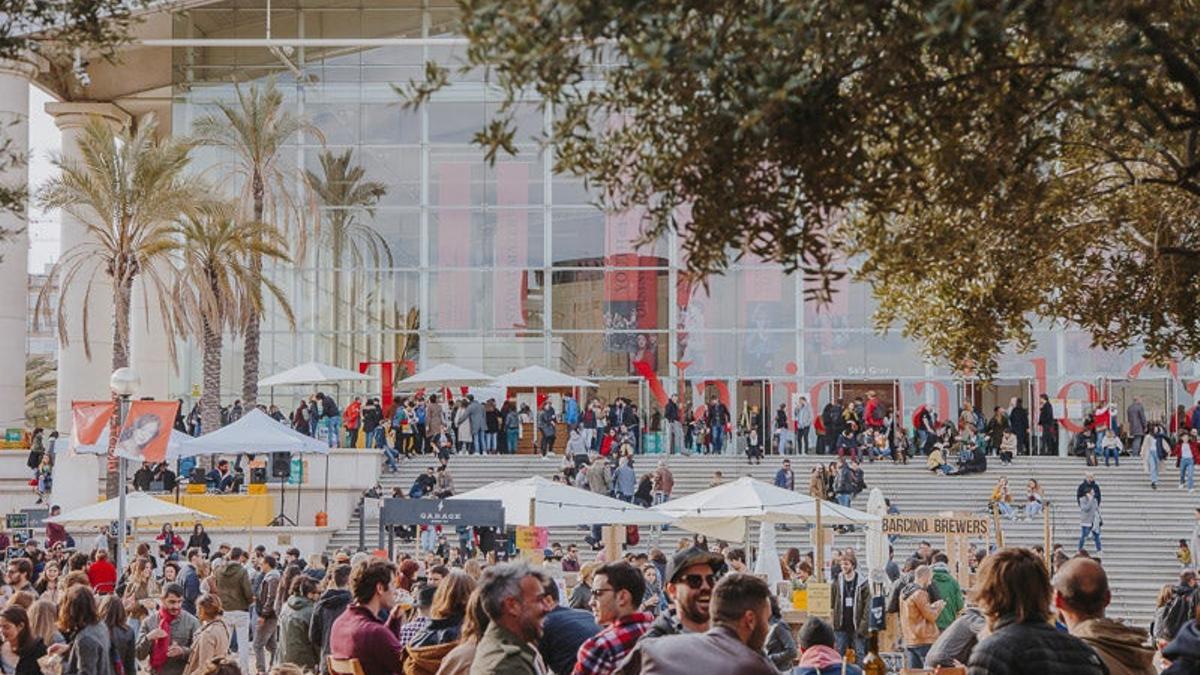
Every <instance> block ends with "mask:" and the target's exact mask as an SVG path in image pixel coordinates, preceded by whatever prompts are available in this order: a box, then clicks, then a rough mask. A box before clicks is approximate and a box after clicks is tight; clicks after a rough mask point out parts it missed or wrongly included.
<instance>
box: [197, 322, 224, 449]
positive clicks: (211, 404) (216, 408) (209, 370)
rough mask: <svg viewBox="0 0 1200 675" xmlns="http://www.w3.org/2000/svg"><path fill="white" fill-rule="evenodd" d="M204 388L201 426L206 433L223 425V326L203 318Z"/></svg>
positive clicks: (201, 398)
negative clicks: (214, 324)
mask: <svg viewBox="0 0 1200 675" xmlns="http://www.w3.org/2000/svg"><path fill="white" fill-rule="evenodd" d="M203 331H204V335H203V336H202V338H201V339H202V340H203V345H202V346H201V349H202V350H203V352H204V357H203V358H204V374H203V379H204V388H203V389H202V390H201V392H200V426H201V427H203V430H204V433H206V434H207V433H211V432H213V431H216V430H217V429H219V428H220V427H221V326H220V325H219V324H218V325H216V326H213V324H212V323H211V322H210V321H209V320H208V319H204V320H203Z"/></svg>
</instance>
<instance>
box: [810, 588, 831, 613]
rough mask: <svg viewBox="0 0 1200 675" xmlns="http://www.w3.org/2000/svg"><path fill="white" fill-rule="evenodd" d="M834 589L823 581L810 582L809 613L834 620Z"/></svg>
mask: <svg viewBox="0 0 1200 675" xmlns="http://www.w3.org/2000/svg"><path fill="white" fill-rule="evenodd" d="M832 605H833V587H832V586H831V585H830V584H827V583H825V582H823V581H811V580H810V581H809V582H808V607H807V609H808V613H809V615H811V616H819V617H821V618H824V619H832V618H833V609H832Z"/></svg>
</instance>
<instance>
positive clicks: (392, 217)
mask: <svg viewBox="0 0 1200 675" xmlns="http://www.w3.org/2000/svg"><path fill="white" fill-rule="evenodd" d="M270 7H271V9H270V12H269V14H268V11H267V9H266V5H265V4H264V3H256V2H225V3H214V4H209V5H204V6H198V7H193V8H190V9H186V10H181V11H179V12H177V13H175V14H174V15H173V21H174V26H173V33H174V35H175V37H177V38H234V37H236V38H261V37H265V36H267V34H268V23H269V31H270V35H271V36H273V37H276V38H336V39H342V40H352V39H357V38H396V37H400V38H405V37H409V38H418V37H453V34H452V30H453V25H454V17H455V13H456V12H457V10H456V9H455V7H454V3H453V0H425V1H424V2H417V1H408V2H394V1H389V2H382V0H365V1H359V2H339V1H338V0H311V1H310V0H304V1H301V2H291V3H288V2H272V3H271V5H270ZM462 49H463V48H462V47H461V46H436V47H431V46H414V45H388V46H375V47H366V46H337V47H329V46H323V47H311V46H300V47H283V48H274V49H268V48H263V47H254V48H232V47H231V48H225V47H207V46H206V47H179V48H176V49H175V50H174V54H173V69H174V88H173V96H174V105H173V117H174V119H173V129H174V132H175V133H177V134H182V133H187V132H188V131H190V129H191V128H192V125H193V124H194V122H195V121H196V120H197V119H199V118H200V117H202V116H204V115H206V114H210V113H212V112H213V111H214V108H213V104H214V103H215V102H218V101H224V102H227V103H236V98H237V88H238V87H241V88H242V90H243V91H246V90H247V88H248V87H250V86H252V85H257V86H262V85H263V84H264V83H265V82H266V81H267V80H268V79H274V81H275V82H276V84H277V86H278V87H279V88H280V90H281V91H282V93H283V95H284V97H285V100H286V105H287V109H288V111H289V112H290V113H292V114H295V115H298V116H301V117H302V118H304V119H306V120H308V121H309V122H310V123H311V125H312V127H313V129H312V130H308V131H305V132H303V133H301V134H299V135H298V136H297V137H296V138H294V139H291V140H290V141H289V144H288V145H287V146H286V147H285V148H284V150H283V152H282V157H281V158H280V162H279V164H280V170H281V172H282V174H283V175H285V176H286V180H285V183H286V185H285V187H286V188H287V190H286V192H287V195H286V196H282V195H281V196H280V203H281V204H282V203H284V202H287V203H290V204H291V205H292V206H294V207H295V211H296V212H297V213H298V214H299V216H297V217H293V218H291V219H289V220H290V222H288V223H287V227H288V230H287V231H288V237H289V239H290V241H291V242H292V243H293V245H295V246H296V250H297V251H299V250H300V248H299V244H300V242H301V240H302V239H305V240H307V244H306V246H305V247H304V252H303V255H301V256H299V257H298V258H297V259H296V260H295V262H294V264H289V265H281V266H277V267H275V268H273V269H271V270H270V273H271V275H272V278H273V279H274V281H275V282H276V283H278V284H279V285H280V286H281V287H282V288H283V289H285V292H286V294H287V296H288V298H289V299H290V303H291V306H292V309H293V310H294V312H295V316H296V326H295V329H294V330H293V329H292V328H291V327H290V326H289V325H288V324H287V323H286V321H285V320H284V319H283V315H282V313H281V312H279V311H278V308H274V307H272V308H271V310H270V311H269V312H268V317H267V319H266V321H265V324H264V336H263V352H262V369H261V372H262V373H263V374H264V375H266V374H270V373H273V372H278V371H280V370H283V369H286V368H289V367H291V366H294V365H296V364H298V363H302V362H304V361H308V360H319V361H324V362H328V363H333V364H335V365H338V366H342V367H347V368H358V367H359V364H361V363H369V364H373V363H380V362H391V363H394V364H398V365H397V367H396V371H395V372H396V377H397V378H400V377H402V376H403V375H404V373H405V372H406V371H407V370H410V369H419V368H421V367H423V366H424V365H425V364H432V363H437V362H443V361H452V362H455V363H458V364H460V365H463V366H466V367H469V368H474V369H479V370H484V371H487V372H489V373H492V374H499V373H502V372H506V371H509V370H512V369H514V368H518V367H523V366H526V365H530V364H541V365H545V366H548V367H551V368H555V369H558V370H562V371H565V372H569V373H572V374H575V375H579V376H582V377H586V378H589V379H592V380H595V381H597V382H599V383H600V384H601V387H600V389H599V392H598V395H599V396H600V397H602V398H605V399H610V398H612V397H614V396H625V397H628V398H630V399H631V400H633V401H634V402H635V403H638V404H640V405H641V407H642V409H643V410H645V411H647V412H648V413H651V412H652V411H653V410H655V409H661V407H662V405H663V404H664V403H665V399H666V397H667V396H669V395H670V394H672V393H675V394H679V395H680V396H681V398H682V400H683V401H684V403H685V406H686V407H688V408H691V409H694V408H695V407H696V406H698V405H700V404H701V403H702V402H703V401H704V400H706V399H711V398H714V397H715V398H718V399H720V400H722V401H723V402H724V403H725V404H726V405H727V406H728V407H729V409H730V411H731V413H732V417H733V418H734V421H735V422H736V421H737V420H738V419H739V418H740V417H742V416H743V413H747V412H750V411H751V409H752V407H753V408H759V409H764V411H765V413H764V417H765V420H766V421H767V424H768V429H766V431H767V432H768V433H767V435H768V436H770V433H769V432H770V428H769V424H770V422H769V421H770V420H771V418H772V415H771V414H770V413H771V412H772V411H774V410H775V409H777V408H779V406H780V405H783V406H784V408H785V410H786V412H788V413H789V414H790V413H791V409H792V406H793V405H794V403H795V401H796V399H797V397H799V396H806V397H807V398H808V400H809V401H810V402H811V403H812V404H814V406H815V408H816V409H817V411H818V412H819V410H820V408H821V407H822V406H823V405H824V404H825V403H827V402H828V401H829V400H830V399H831V398H833V397H848V398H852V397H853V396H854V395H858V394H861V393H863V392H865V391H866V390H867V389H871V390H874V391H876V392H877V394H878V395H881V396H882V397H883V398H884V399H885V400H886V401H888V402H890V403H892V404H893V405H895V406H896V408H897V410H898V411H899V412H900V414H901V415H902V416H903V418H904V419H905V420H908V419H910V417H911V415H912V412H913V411H914V410H915V408H916V407H917V406H918V405H922V404H924V405H927V406H930V407H931V408H933V409H934V410H935V411H936V412H937V413H938V415H939V416H940V417H942V418H943V419H946V418H949V417H952V416H956V415H957V414H958V411H959V410H960V409H961V408H962V406H963V405H964V404H966V403H972V405H975V406H977V407H984V406H990V405H1006V406H1007V405H1008V403H1009V399H1011V398H1013V397H1020V398H1022V399H1024V403H1025V405H1026V406H1028V405H1029V404H1030V401H1029V399H1030V398H1036V397H1037V396H1038V395H1039V394H1041V393H1048V394H1049V395H1050V396H1052V397H1055V398H1063V399H1070V400H1078V401H1080V402H1081V403H1082V407H1084V408H1086V407H1088V406H1089V404H1090V403H1094V402H1095V401H1098V400H1101V399H1107V398H1109V397H1112V398H1113V399H1114V400H1117V399H1121V400H1125V399H1124V398H1121V397H1125V398H1129V397H1130V396H1131V395H1132V394H1130V393H1129V392H1131V391H1133V389H1134V388H1137V387H1140V388H1141V389H1146V391H1147V392H1150V393H1149V394H1146V393H1144V392H1143V394H1142V396H1143V398H1144V399H1145V398H1146V397H1147V396H1150V395H1152V400H1153V403H1150V402H1149V401H1148V402H1147V410H1148V413H1149V414H1150V415H1151V416H1155V415H1156V414H1161V415H1164V416H1165V415H1166V414H1167V411H1168V410H1169V409H1171V408H1173V407H1174V406H1175V405H1178V404H1185V405H1186V406H1188V407H1190V406H1191V405H1192V395H1193V392H1195V391H1196V387H1195V386H1194V383H1193V382H1192V380H1193V379H1194V378H1196V377H1197V375H1200V373H1198V372H1197V370H1196V366H1195V364H1191V363H1188V364H1183V365H1182V366H1173V367H1172V368H1168V369H1154V368H1150V367H1148V366H1145V365H1143V364H1140V360H1139V359H1138V357H1137V355H1136V354H1137V352H1136V351H1131V352H1128V353H1122V354H1113V353H1107V352H1101V351H1097V350H1093V349H1091V348H1090V344H1089V341H1088V338H1087V336H1086V335H1083V334H1079V333H1076V332H1073V331H1069V330H1064V329H1063V328H1061V327H1059V326H1053V325H1047V326H1041V327H1039V331H1038V335H1037V337H1038V346H1037V348H1036V349H1035V350H1034V351H1033V352H1032V353H1030V354H1024V355H1013V356H1011V357H1008V358H1006V359H1004V361H1003V367H1002V372H1001V379H1000V381H999V382H1000V386H997V387H993V388H991V389H988V388H987V387H984V386H983V385H981V384H980V385H979V386H976V383H974V382H971V381H965V382H964V381H962V380H961V378H956V377H955V376H954V375H953V374H952V373H950V372H949V371H947V370H945V369H941V368H935V367H933V366H931V365H929V364H927V362H926V360H925V359H924V358H923V357H922V355H921V353H920V350H919V348H918V347H917V346H916V345H915V344H913V343H912V342H910V341H908V340H906V339H904V338H903V337H902V336H900V335H899V334H898V331H893V332H891V333H889V334H887V335H878V334H876V332H875V330H874V329H873V327H872V325H871V312H872V310H873V309H874V307H875V301H874V300H873V299H872V297H871V295H870V292H869V289H868V288H866V287H865V286H862V285H858V284H853V283H849V282H842V283H841V284H840V288H839V290H840V292H839V293H837V295H836V296H835V297H834V300H833V302H832V304H831V305H829V306H826V307H817V306H815V305H812V304H807V303H805V302H803V300H802V294H803V282H802V280H801V279H800V278H798V277H797V276H791V275H787V274H785V273H784V271H783V269H782V267H780V266H778V265H772V264H767V263H763V262H761V261H757V260H753V259H750V258H742V259H740V260H739V261H738V262H737V263H736V264H734V265H732V267H731V268H730V270H729V271H728V272H727V273H726V274H725V275H723V276H720V277H715V278H712V279H709V280H708V282H707V284H702V283H697V282H694V281H692V280H689V279H688V277H687V275H686V274H684V273H683V272H682V271H681V270H682V269H683V268H684V266H685V265H684V263H685V262H686V261H684V260H683V259H682V252H681V249H680V247H679V242H678V236H677V235H675V234H671V235H670V236H668V237H666V238H663V239H662V240H659V241H655V242H651V243H649V244H645V245H641V246H638V245H636V242H638V241H639V239H640V214H638V213H636V212H634V213H627V214H619V215H614V214H607V213H604V212H602V211H600V210H598V209H596V208H595V207H594V206H592V205H591V203H592V195H589V194H588V191H587V190H586V189H585V188H584V186H583V184H582V182H581V181H579V180H577V179H574V178H572V177H570V176H563V175H557V174H555V173H554V172H553V162H552V160H551V158H550V157H549V156H548V155H547V151H545V150H542V149H540V148H539V147H538V145H537V144H536V143H535V142H534V141H533V139H534V137H536V136H538V135H540V134H541V133H542V132H543V131H544V130H545V128H546V123H547V115H548V114H549V113H545V112H542V111H539V110H538V109H537V108H536V106H534V105H532V104H530V105H526V106H524V107H522V108H521V109H520V110H519V111H518V121H519V131H518V134H517V141H518V143H519V146H518V148H519V152H518V153H517V155H516V156H515V157H507V156H505V157H502V158H501V159H500V160H499V161H498V162H497V163H496V164H495V165H494V166H489V165H488V164H487V163H486V162H485V161H484V160H483V157H482V152H481V150H480V149H478V148H477V147H475V146H474V145H472V142H471V141H472V138H473V136H474V134H475V133H476V131H478V130H479V129H480V128H482V127H483V126H484V124H485V123H486V121H487V120H488V119H489V117H490V116H491V115H492V114H494V112H495V110H496V106H497V100H498V99H497V96H496V94H495V92H494V91H492V90H491V89H490V88H489V86H488V81H487V73H486V72H485V71H482V70H475V71H472V72H469V73H465V74H462V73H457V72H456V73H455V75H454V77H453V80H452V82H451V84H450V86H448V87H447V88H446V89H445V90H444V91H442V92H440V93H439V94H438V95H436V96H435V98H434V99H433V101H432V102H431V103H430V104H429V105H427V106H425V107H424V108H422V109H420V110H418V111H410V110H406V109H404V108H403V107H402V105H401V103H400V98H399V96H398V95H397V94H396V92H395V91H394V89H393V85H394V84H403V83H405V82H407V81H408V80H410V79H412V78H419V77H421V76H422V73H423V64H424V62H425V61H426V60H427V59H434V60H438V61H441V62H443V63H446V64H448V65H454V64H456V63H457V60H458V58H459V54H460V53H461V51H462ZM232 159H233V158H232V157H231V156H229V155H227V154H222V153H220V152H217V151H214V150H211V149H203V150H201V151H199V153H198V155H197V167H198V170H203V171H206V172H209V173H210V175H212V176H213V177H214V179H218V178H219V177H221V176H227V175H229V172H228V171H227V170H226V169H225V168H223V167H224V166H225V164H224V163H226V162H228V161H231V160H232ZM339 161H340V162H341V163H342V164H341V165H340V166H342V167H343V170H342V171H341V172H340V173H339V171H337V170H334V171H330V170H329V169H330V167H331V166H332V167H334V168H335V169H336V168H337V166H339V165H338V164H337V162H339ZM356 168H360V169H361V175H360V176H358V175H356V172H355V169H356ZM306 174H312V175H313V176H314V177H315V179H316V180H317V181H318V182H324V183H326V184H329V185H337V184H339V182H340V184H343V185H345V184H346V183H347V182H348V181H347V176H351V175H354V180H355V181H356V182H357V183H359V184H363V183H369V182H376V183H378V184H379V186H380V187H381V192H378V194H377V197H375V198H372V199H368V200H365V201H354V200H343V201H340V202H339V201H337V200H333V201H332V202H331V201H328V200H326V201H320V200H317V199H314V198H313V197H312V196H311V193H310V192H309V191H308V190H307V189H306V185H305V178H304V177H303V176H305V175H306ZM238 188H239V186H237V185H236V184H231V185H230V186H229V190H230V191H231V192H234V191H236V190H237V189H238ZM680 220H681V222H683V223H686V220H687V214H686V213H683V214H680ZM685 227H686V225H685ZM302 231H303V233H304V235H303V236H302V234H301V232H302ZM239 350H240V345H239V344H238V343H236V342H235V343H233V344H232V345H230V346H229V347H228V348H227V352H228V353H227V354H226V356H225V358H224V361H223V363H224V369H225V372H224V373H223V382H222V386H223V388H224V390H225V391H224V396H223V398H224V399H227V400H232V399H233V398H234V397H235V396H236V395H237V394H236V392H239V391H240V389H241V361H242V355H241V353H240V351H239ZM187 353H188V354H189V356H188V357H187V359H186V361H185V365H186V367H185V368H184V369H183V372H182V373H181V374H180V375H179V376H178V378H177V380H176V381H175V382H174V386H173V389H174V390H175V391H177V392H179V393H180V394H181V395H184V396H185V397H186V395H187V394H188V393H190V392H191V390H192V385H193V383H199V382H200V363H199V361H200V359H199V356H198V353H197V350H196V349H195V347H194V346H191V347H189V348H188V350H187ZM369 372H373V373H377V372H379V370H378V369H374V370H371V371H369ZM1131 382H1136V383H1137V385H1136V387H1134V385H1131V384H1129V383H1131ZM1131 387H1133V388H1131ZM1141 389H1138V391H1141ZM379 390H380V387H379V386H378V385H373V386H370V387H362V392H363V393H367V392H378V391H379ZM1151 390H1153V391H1151ZM297 393H298V392H280V396H281V399H280V400H278V401H277V402H278V403H280V404H281V405H282V406H287V405H291V404H292V403H293V401H292V400H291V396H293V395H295V394H297ZM267 395H268V393H267V392H264V394H263V396H264V397H265V396H267ZM987 412H990V408H989V410H988V411H985V414H986V413H987ZM1074 412H1078V410H1074ZM1064 416H1067V413H1065V412H1064ZM647 417H649V415H647ZM1033 417H1034V419H1036V410H1034V411H1033ZM1076 423H1077V419H1076V420H1074V421H1073V420H1071V419H1067V420H1065V422H1064V424H1065V426H1066V427H1067V429H1068V430H1070V429H1072V428H1073V427H1074V426H1075V425H1076ZM735 431H736V430H735Z"/></svg>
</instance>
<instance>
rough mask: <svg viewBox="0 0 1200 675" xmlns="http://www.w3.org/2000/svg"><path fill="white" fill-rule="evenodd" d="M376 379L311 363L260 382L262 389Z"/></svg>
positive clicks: (335, 367)
mask: <svg viewBox="0 0 1200 675" xmlns="http://www.w3.org/2000/svg"><path fill="white" fill-rule="evenodd" d="M374 379H375V378H374V377H372V376H370V375H365V374H363V373H357V372H355V371H353V370H347V369H346V368H338V367H337V366H331V365H329V364H327V363H319V362H317V361H309V362H308V363H302V364H300V365H298V366H296V367H295V368H290V369H288V370H285V371H283V372H282V373H275V374H274V375H271V376H270V377H264V378H263V379H261V380H259V381H258V386H260V387H286V386H291V385H301V384H336V383H339V382H370V381H372V380H374Z"/></svg>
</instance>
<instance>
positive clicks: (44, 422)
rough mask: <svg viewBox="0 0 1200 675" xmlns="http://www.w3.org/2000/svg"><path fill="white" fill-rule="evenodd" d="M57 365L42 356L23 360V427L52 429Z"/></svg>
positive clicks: (52, 360)
mask: <svg viewBox="0 0 1200 675" xmlns="http://www.w3.org/2000/svg"><path fill="white" fill-rule="evenodd" d="M57 372H58V364H57V363H55V361H54V359H53V358H51V357H49V356H45V355H42V354H39V355H36V356H29V357H26V359H25V427H26V428H28V429H33V428H36V427H42V428H43V429H53V428H54V425H55V419H56V418H57V416H58V415H57V411H56V409H55V407H56V403H55V397H54V394H55V391H56V389H57V387H58V380H57Z"/></svg>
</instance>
